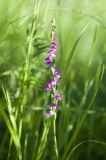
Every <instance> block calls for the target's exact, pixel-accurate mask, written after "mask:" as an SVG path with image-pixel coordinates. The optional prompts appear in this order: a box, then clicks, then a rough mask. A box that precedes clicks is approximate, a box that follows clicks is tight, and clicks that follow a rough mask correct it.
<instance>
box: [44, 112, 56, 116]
mask: <svg viewBox="0 0 106 160" xmlns="http://www.w3.org/2000/svg"><path fill="white" fill-rule="evenodd" d="M44 115H45V116H47V117H50V116H52V115H54V112H53V111H48V112H44Z"/></svg>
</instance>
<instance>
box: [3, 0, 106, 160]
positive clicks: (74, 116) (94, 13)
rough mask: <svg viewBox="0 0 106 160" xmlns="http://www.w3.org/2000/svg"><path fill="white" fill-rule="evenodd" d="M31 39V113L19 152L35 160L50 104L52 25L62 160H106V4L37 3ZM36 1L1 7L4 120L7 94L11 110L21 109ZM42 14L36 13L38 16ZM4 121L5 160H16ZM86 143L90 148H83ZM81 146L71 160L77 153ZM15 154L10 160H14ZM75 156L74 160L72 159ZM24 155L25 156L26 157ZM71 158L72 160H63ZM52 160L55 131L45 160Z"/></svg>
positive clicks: (83, 0)
mask: <svg viewBox="0 0 106 160" xmlns="http://www.w3.org/2000/svg"><path fill="white" fill-rule="evenodd" d="M37 3H38V5H39V6H38V8H39V9H38V14H37V19H36V23H35V25H36V26H35V33H34V37H33V43H32V46H33V49H32V53H31V60H30V61H31V63H30V72H29V77H28V81H27V93H26V105H25V106H24V111H23V114H19V115H18V118H17V121H18V120H19V119H20V117H22V119H23V131H22V139H21V144H22V151H23V152H24V142H25V140H26V137H27V147H26V148H27V149H26V156H25V157H24V158H23V160H25V159H27V160H29V159H33V158H32V157H34V154H35V152H36V147H37V146H36V147H35V150H34V146H35V144H38V143H39V139H40V137H41V134H42V130H43V126H44V124H43V118H44V117H43V111H44V110H46V109H47V106H48V104H49V101H48V96H47V94H46V93H45V91H44V85H45V83H46V81H47V80H48V79H49V74H48V73H47V71H46V69H45V68H46V66H45V64H44V58H45V57H46V56H47V51H48V49H49V46H50V32H51V20H52V18H53V17H54V19H55V22H56V32H57V37H58V44H59V46H58V50H57V65H58V66H59V68H60V69H61V72H62V79H61V84H60V90H61V93H62V97H63V99H62V102H60V104H59V105H60V106H61V107H62V110H61V111H59V113H58V117H57V142H58V148H59V154H60V159H61V158H62V157H63V159H64V160H66V159H69V160H71V159H72V160H106V144H105V141H106V67H105V64H106V1H105V0H52V1H51V0H41V1H40V0H39V1H38V2H37ZM33 12H34V0H30V1H29V0H17V1H14V0H0V84H1V85H0V113H2V110H4V111H5V113H6V114H7V116H9V112H8V108H7V104H6V102H5V98H4V94H3V91H2V86H4V87H6V88H8V91H9V95H10V99H11V103H12V106H13V108H14V110H15V109H16V108H17V107H18V106H19V97H20V92H21V82H22V76H23V65H24V64H25V57H26V53H27V47H28V37H29V35H30V32H31V25H32V17H33ZM36 12H37V11H36ZM101 75H102V76H101ZM10 137H11V136H10V133H9V131H8V128H7V126H6V124H5V121H4V119H3V117H2V116H0V160H9V159H10V160H16V159H17V156H16V149H15V147H14V144H12V146H11V151H9V149H10V147H9V146H10ZM84 141H86V142H84ZM81 142H84V143H82V144H80V145H79V146H78V148H76V149H75V150H74V152H73V153H72V152H71V151H72V149H73V147H75V146H76V145H77V144H79V143H81ZM9 153H10V155H9ZM70 153H72V154H71V156H70ZM23 154H24V153H23ZM66 157H67V158H66ZM53 159H55V153H54V151H53V136H52V130H50V132H49V135H48V140H47V145H46V148H45V150H44V153H43V156H42V160H53Z"/></svg>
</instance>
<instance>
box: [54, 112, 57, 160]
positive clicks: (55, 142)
mask: <svg viewBox="0 0 106 160" xmlns="http://www.w3.org/2000/svg"><path fill="white" fill-rule="evenodd" d="M53 134H54V136H53V137H54V150H55V153H56V157H57V159H58V147H57V138H56V114H55V115H54V117H53Z"/></svg>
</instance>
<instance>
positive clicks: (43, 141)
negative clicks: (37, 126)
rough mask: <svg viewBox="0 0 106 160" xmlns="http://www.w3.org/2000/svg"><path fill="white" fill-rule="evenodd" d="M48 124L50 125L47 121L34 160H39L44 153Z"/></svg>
mask: <svg viewBox="0 0 106 160" xmlns="http://www.w3.org/2000/svg"><path fill="white" fill-rule="evenodd" d="M50 124H51V121H48V122H47V124H45V127H44V130H43V134H42V138H41V142H40V146H39V148H38V151H37V155H36V160H40V158H41V156H42V154H43V151H44V148H45V146H46V142H47V135H48V132H49V128H50Z"/></svg>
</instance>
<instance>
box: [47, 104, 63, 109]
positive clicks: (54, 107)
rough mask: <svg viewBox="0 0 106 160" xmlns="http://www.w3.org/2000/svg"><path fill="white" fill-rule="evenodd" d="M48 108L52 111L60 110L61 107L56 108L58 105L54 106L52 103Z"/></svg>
mask: <svg viewBox="0 0 106 160" xmlns="http://www.w3.org/2000/svg"><path fill="white" fill-rule="evenodd" d="M49 108H52V109H53V110H56V109H60V108H61V107H60V106H58V105H57V104H55V103H52V104H51V105H50V106H49Z"/></svg>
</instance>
